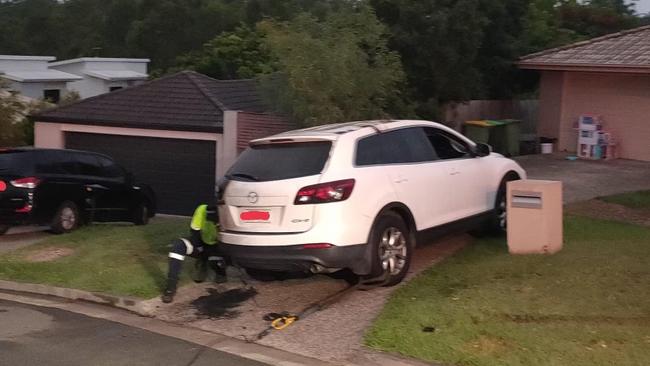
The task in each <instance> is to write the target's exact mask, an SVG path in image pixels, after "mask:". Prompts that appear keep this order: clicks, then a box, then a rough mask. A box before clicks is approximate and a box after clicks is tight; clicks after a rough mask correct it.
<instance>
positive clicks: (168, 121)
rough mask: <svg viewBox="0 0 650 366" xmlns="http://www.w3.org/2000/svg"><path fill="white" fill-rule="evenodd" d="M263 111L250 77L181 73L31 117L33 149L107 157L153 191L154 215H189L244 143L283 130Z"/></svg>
mask: <svg viewBox="0 0 650 366" xmlns="http://www.w3.org/2000/svg"><path fill="white" fill-rule="evenodd" d="M267 110H268V108H267V107H266V105H265V104H264V103H263V102H262V97H261V96H260V94H259V92H258V87H257V83H256V82H255V81H254V80H228V81H223V80H215V79H212V78H210V77H207V76H205V75H202V74H198V73H196V72H192V71H184V72H180V73H177V74H174V75H170V76H166V77H163V78H160V79H157V80H153V81H150V82H148V83H145V84H141V85H138V86H134V87H131V88H127V89H123V90H118V91H115V92H112V93H108V94H103V95H100V96H97V97H93V98H88V99H85V100H83V101H80V102H77V103H74V104H71V105H68V106H62V107H59V108H56V109H53V110H50V111H46V112H44V113H41V114H39V115H36V116H33V118H34V120H35V128H34V131H35V132H34V133H35V146H36V147H41V148H68V149H78V150H87V151H95V152H99V153H103V154H106V155H109V156H111V157H113V158H114V159H116V160H117V161H118V162H119V163H120V164H121V165H122V166H124V167H125V168H126V169H127V170H129V171H131V172H132V173H134V175H135V177H136V180H137V181H139V182H141V183H146V184H149V185H151V186H152V187H153V189H154V191H155V192H156V195H157V199H158V208H159V212H161V213H166V214H180V215H187V214H190V213H191V211H192V209H193V208H194V207H196V205H197V204H199V203H201V202H210V201H211V200H212V199H213V197H214V189H215V182H216V180H217V178H218V177H220V176H222V175H223V174H224V173H225V172H226V170H227V169H228V167H229V166H230V165H231V164H232V162H233V161H234V159H235V158H236V157H237V154H238V153H239V152H240V151H241V149H242V148H243V147H245V146H246V144H247V143H248V141H250V140H251V139H254V138H257V137H262V136H266V135H270V134H274V133H277V132H281V131H284V130H287V129H289V125H288V123H286V122H285V121H284V120H283V119H282V118H279V117H277V116H273V115H271V114H267V113H265V112H266V111H267Z"/></svg>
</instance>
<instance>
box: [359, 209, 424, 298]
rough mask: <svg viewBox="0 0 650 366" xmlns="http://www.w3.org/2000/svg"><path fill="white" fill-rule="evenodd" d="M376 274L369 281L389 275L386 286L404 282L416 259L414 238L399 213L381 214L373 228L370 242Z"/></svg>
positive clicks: (373, 269)
mask: <svg viewBox="0 0 650 366" xmlns="http://www.w3.org/2000/svg"><path fill="white" fill-rule="evenodd" d="M368 244H369V245H371V253H372V263H371V265H372V272H371V275H370V276H369V277H368V278H367V279H376V278H379V277H381V276H387V278H386V280H385V282H384V286H395V285H397V284H398V283H400V282H402V280H403V279H404V277H405V276H406V274H407V273H408V270H409V267H410V266H411V258H412V256H413V249H414V247H415V245H414V239H413V237H412V235H411V233H410V230H409V228H408V226H407V225H406V223H405V222H404V220H403V219H402V218H401V217H400V216H399V215H397V214H395V213H387V214H383V215H381V216H380V217H379V218H378V219H377V221H376V222H375V225H374V227H373V229H372V232H371V234H370V241H369V243H368Z"/></svg>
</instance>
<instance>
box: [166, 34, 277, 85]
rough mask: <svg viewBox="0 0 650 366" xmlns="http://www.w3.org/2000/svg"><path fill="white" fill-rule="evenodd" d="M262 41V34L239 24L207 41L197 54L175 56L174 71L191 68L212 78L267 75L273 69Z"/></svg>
mask: <svg viewBox="0 0 650 366" xmlns="http://www.w3.org/2000/svg"><path fill="white" fill-rule="evenodd" d="M263 42H264V34H263V33H262V32H260V31H258V30H253V29H251V28H250V27H248V26H246V25H242V26H239V27H237V29H235V30H234V31H232V32H224V33H221V34H220V35H218V36H217V37H215V38H214V39H212V40H210V41H208V42H207V43H206V44H205V45H203V49H202V50H201V51H195V52H190V53H188V54H186V55H184V56H181V57H179V59H178V61H177V66H176V67H175V69H193V70H196V71H198V72H200V73H202V74H205V75H208V76H211V77H213V78H216V79H242V78H253V77H255V76H257V75H260V74H268V73H271V72H273V71H275V70H276V67H275V65H274V62H273V60H272V58H271V55H270V52H269V51H268V50H266V49H264V48H263Z"/></svg>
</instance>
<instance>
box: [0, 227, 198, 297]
mask: <svg viewBox="0 0 650 366" xmlns="http://www.w3.org/2000/svg"><path fill="white" fill-rule="evenodd" d="M187 227H188V220H186V219H175V218H156V219H155V220H153V221H152V222H151V223H150V224H149V225H146V226H132V225H127V224H95V225H92V226H86V227H82V228H80V229H79V230H77V231H75V232H73V233H70V234H65V235H60V236H53V237H51V238H50V239H46V240H45V241H44V242H41V243H38V244H36V245H32V246H29V247H26V248H23V249H20V250H17V251H13V252H10V253H7V254H4V255H2V256H0V279H4V280H12V281H20V282H30V283H43V284H48V285H54V286H61V287H70V288H76V289H81V290H88V291H101V292H105V293H110V294H115V295H130V296H136V297H141V298H151V297H154V296H156V295H158V294H160V291H161V289H162V288H163V287H164V286H165V278H166V274H167V252H168V251H169V244H170V242H171V241H172V240H173V239H175V238H177V237H178V236H179V235H183V234H185V233H186V232H187ZM53 249H57V250H59V251H60V252H70V250H71V251H72V254H71V255H68V256H64V257H60V258H56V259H54V260H51V261H39V262H34V261H33V258H35V257H39V253H43V252H48V251H52V250H53ZM184 280H186V278H184Z"/></svg>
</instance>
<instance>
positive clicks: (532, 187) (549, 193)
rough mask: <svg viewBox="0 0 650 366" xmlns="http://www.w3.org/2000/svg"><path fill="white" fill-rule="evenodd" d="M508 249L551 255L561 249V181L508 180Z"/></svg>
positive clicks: (514, 251)
mask: <svg viewBox="0 0 650 366" xmlns="http://www.w3.org/2000/svg"><path fill="white" fill-rule="evenodd" d="M507 188H508V189H507V194H508V196H507V197H508V200H507V201H508V210H507V215H508V217H507V219H508V249H509V251H510V253H512V254H552V253H555V252H557V251H559V250H560V249H562V182H556V181H547V180H516V181H512V182H508V187H507Z"/></svg>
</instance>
